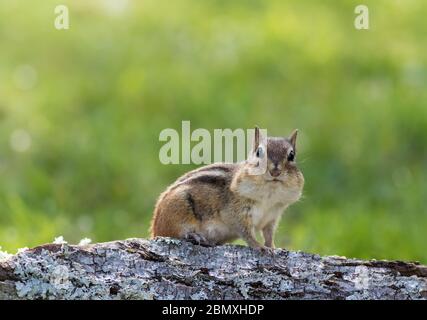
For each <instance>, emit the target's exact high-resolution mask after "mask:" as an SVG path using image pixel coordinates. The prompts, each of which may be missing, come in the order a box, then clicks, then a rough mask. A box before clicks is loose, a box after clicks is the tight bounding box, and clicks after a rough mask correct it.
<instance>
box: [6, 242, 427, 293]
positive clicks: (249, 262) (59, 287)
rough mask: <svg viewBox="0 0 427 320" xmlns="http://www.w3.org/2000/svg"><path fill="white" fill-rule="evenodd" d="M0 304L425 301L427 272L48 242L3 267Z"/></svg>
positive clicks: (332, 259) (188, 247) (183, 248)
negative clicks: (60, 301)
mask: <svg viewBox="0 0 427 320" xmlns="http://www.w3.org/2000/svg"><path fill="white" fill-rule="evenodd" d="M0 299H427V266H423V265H419V264H418V263H416V262H415V263H413V262H401V261H377V260H369V261H367V260H358V259H347V258H345V257H337V256H329V257H320V256H319V255H316V254H309V253H303V252H292V251H287V250H283V249H276V250H275V251H274V254H271V253H266V252H260V251H258V250H256V249H251V248H248V247H245V246H237V245H224V246H217V247H203V246H199V245H193V244H191V243H189V242H187V241H180V240H175V239H170V238H157V239H154V240H146V239H128V240H123V241H113V242H106V243H98V244H91V245H86V246H78V245H68V244H46V245H42V246H38V247H35V248H33V249H28V250H25V251H23V252H20V253H18V254H16V255H13V256H11V257H9V258H6V259H3V260H2V261H1V262H0Z"/></svg>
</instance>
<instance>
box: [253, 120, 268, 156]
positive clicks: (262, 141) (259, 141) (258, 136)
mask: <svg viewBox="0 0 427 320" xmlns="http://www.w3.org/2000/svg"><path fill="white" fill-rule="evenodd" d="M262 131H265V130H264V129H263V130H260V128H258V126H255V134H254V138H253V140H252V151H253V152H255V151H256V150H257V149H258V147H259V146H260V145H263V146H266V143H267V136H264V134H263V132H262ZM264 133H266V131H265V132H264Z"/></svg>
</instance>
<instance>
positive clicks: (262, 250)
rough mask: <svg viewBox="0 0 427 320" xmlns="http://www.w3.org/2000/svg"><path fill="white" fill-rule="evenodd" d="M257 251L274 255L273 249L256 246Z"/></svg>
mask: <svg viewBox="0 0 427 320" xmlns="http://www.w3.org/2000/svg"><path fill="white" fill-rule="evenodd" d="M255 249H256V250H258V251H259V252H260V253H263V254H268V255H274V248H271V247H267V246H263V245H259V246H256V247H255Z"/></svg>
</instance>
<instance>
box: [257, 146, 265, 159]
mask: <svg viewBox="0 0 427 320" xmlns="http://www.w3.org/2000/svg"><path fill="white" fill-rule="evenodd" d="M256 156H257V158H262V157H263V156H264V149H263V148H262V147H258V149H256Z"/></svg>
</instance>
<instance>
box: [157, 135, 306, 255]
mask: <svg viewBox="0 0 427 320" xmlns="http://www.w3.org/2000/svg"><path fill="white" fill-rule="evenodd" d="M255 132H256V134H255V137H254V144H253V150H252V153H251V155H250V157H249V158H248V160H246V161H244V162H242V163H236V164H232V163H229V164H225V163H224V164H220V163H218V164H212V165H208V166H204V167H201V168H199V169H196V170H193V171H190V172H188V173H186V174H185V175H183V176H182V177H180V178H178V179H177V181H175V183H173V184H172V185H171V186H169V187H168V188H167V190H166V191H165V192H163V193H162V194H161V195H160V197H159V199H158V201H157V204H156V207H155V209H154V216H153V219H152V223H151V236H152V237H156V236H168V237H174V238H190V239H191V240H196V241H197V242H200V243H205V244H210V245H215V244H222V243H225V242H227V241H231V240H234V239H237V238H243V239H244V240H245V241H246V242H247V243H248V244H249V245H250V246H252V247H263V246H261V245H260V244H259V243H258V242H257V240H256V237H255V231H257V230H259V231H261V232H262V234H263V236H264V239H265V244H264V245H265V246H266V247H270V248H271V247H274V240H273V238H274V232H275V228H276V226H277V223H278V220H279V219H280V216H281V214H282V212H283V211H284V209H286V208H287V207H288V206H289V205H290V204H292V203H294V202H295V201H297V200H298V199H299V198H300V196H301V192H302V188H303V185H304V178H303V175H302V173H301V172H300V171H299V169H298V168H297V167H296V164H295V161H288V160H287V158H288V154H289V152H290V150H294V151H295V148H296V134H297V133H296V131H295V132H294V133H293V134H292V135H291V137H289V138H287V139H286V138H268V139H266V140H264V141H267V143H266V146H263V147H264V148H265V149H266V150H267V154H266V155H265V156H266V157H267V171H266V172H265V174H261V175H251V174H249V170H250V169H251V168H253V167H256V166H257V165H259V161H258V160H259V159H258V158H257V157H256V156H255V154H256V150H257V148H258V147H259V146H261V144H262V141H263V140H262V139H261V136H260V132H259V130H258V129H257V128H256V131H255ZM277 170H279V171H277ZM277 172H279V173H280V174H279V176H273V174H274V173H276V174H277Z"/></svg>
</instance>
